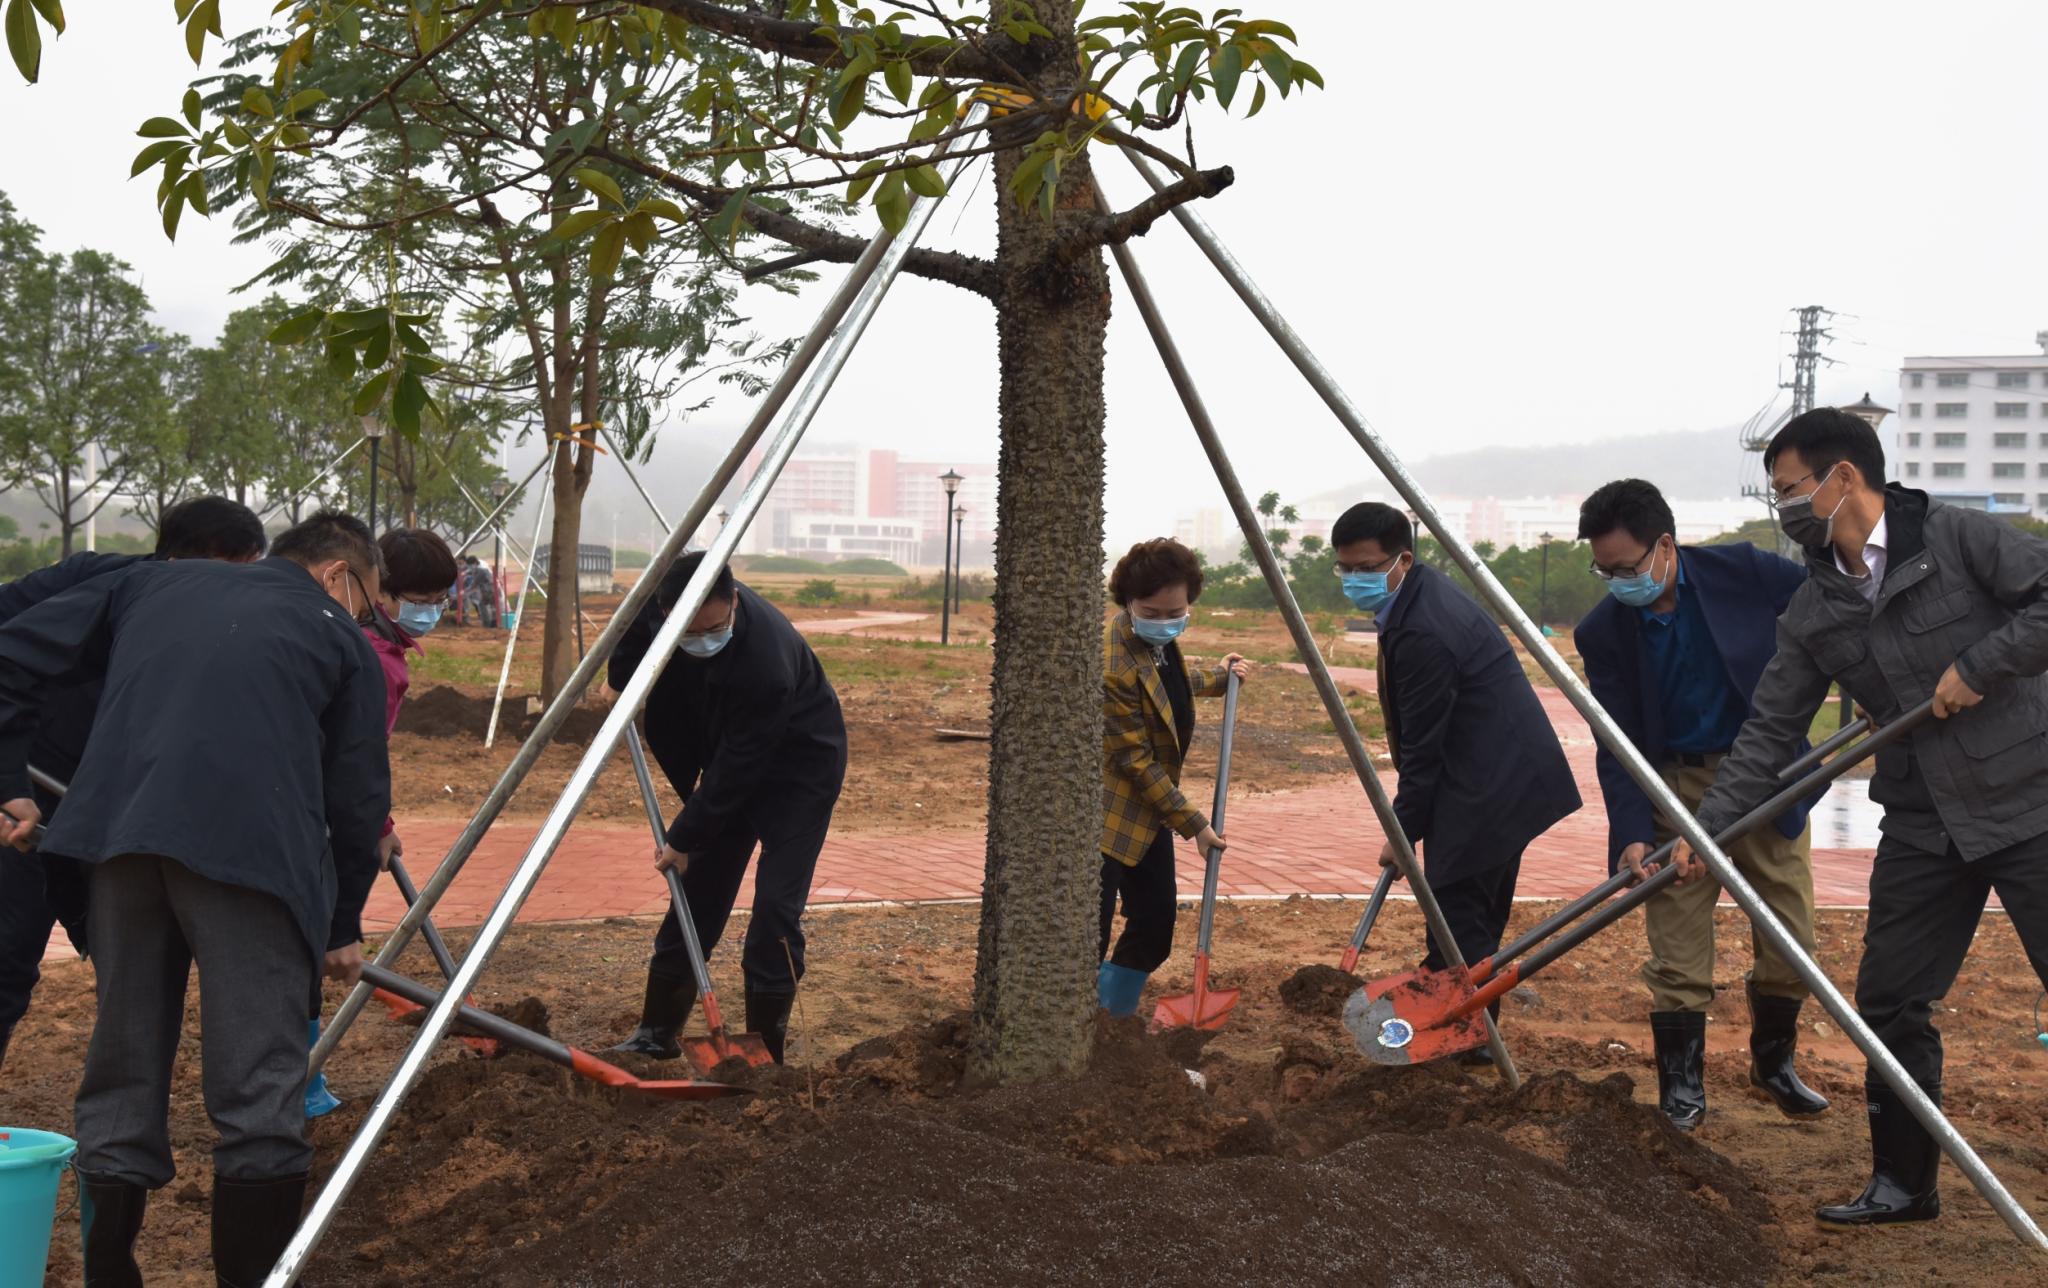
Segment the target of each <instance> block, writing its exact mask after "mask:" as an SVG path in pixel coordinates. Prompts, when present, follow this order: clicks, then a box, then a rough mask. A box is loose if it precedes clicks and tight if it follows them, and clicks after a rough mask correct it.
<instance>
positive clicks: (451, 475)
mask: <svg viewBox="0 0 2048 1288" xmlns="http://www.w3.org/2000/svg"><path fill="white" fill-rule="evenodd" d="M435 455H437V456H440V458H441V465H442V467H443V468H444V469H446V470H447V471H448V481H449V482H451V483H453V484H454V485H455V488H456V490H457V491H459V492H461V493H462V499H463V500H465V501H467V502H469V508H470V509H472V510H475V511H476V512H477V513H478V514H481V515H485V516H490V517H495V513H496V512H495V511H492V510H489V509H486V508H485V507H484V503H483V502H482V501H480V500H478V499H477V495H476V493H474V492H472V491H470V490H469V485H468V484H466V483H464V482H463V481H462V480H461V479H459V478H456V477H455V467H454V465H453V464H451V463H450V462H449V460H448V458H447V457H446V456H441V454H440V453H439V452H438V451H437V452H436V453H435ZM545 463H546V462H543V464H545ZM527 477H529V478H531V477H532V476H531V475H528V476H527ZM657 517H658V516H657ZM666 527H667V525H666V524H664V525H663V528H664V530H665V529H666ZM491 539H492V541H493V542H496V541H499V540H502V541H503V542H504V543H505V544H506V545H508V546H510V547H512V553H513V555H514V556H515V557H517V558H520V559H524V560H525V561H526V564H527V566H528V567H532V566H533V555H532V554H531V553H529V552H528V551H526V550H524V549H522V548H521V547H520V545H519V541H518V538H516V537H514V536H513V535H512V534H511V533H510V532H508V531H506V530H505V525H504V524H502V523H499V524H494V525H493V526H492V528H491ZM494 558H495V555H494ZM533 589H535V590H537V591H539V592H540V597H541V598H542V599H546V598H547V597H548V588H547V586H546V584H545V583H544V582H534V583H533ZM520 593H521V594H522V595H523V594H524V593H525V591H524V589H523V586H522V589H521V592H520ZM576 617H577V619H578V620H579V621H581V622H582V623H584V624H585V625H587V626H589V627H590V628H591V629H593V630H595V629H596V628H597V623H596V622H595V621H593V620H591V616H590V614H588V613H586V612H584V611H583V605H582V603H581V602H578V604H577V605H576ZM579 634H580V630H579ZM579 652H580V649H579ZM484 745H485V746H489V745H490V744H489V743H485V744H484Z"/></svg>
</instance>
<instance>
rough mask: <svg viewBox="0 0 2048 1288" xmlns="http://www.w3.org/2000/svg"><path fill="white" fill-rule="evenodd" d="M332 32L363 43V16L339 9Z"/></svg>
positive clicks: (537, 12)
mask: <svg viewBox="0 0 2048 1288" xmlns="http://www.w3.org/2000/svg"><path fill="white" fill-rule="evenodd" d="M541 12H542V11H540V10H535V11H534V14H535V16H536V17H538V16H539V15H540V13H541ZM334 34H335V35H337V36H340V37H341V40H342V43H343V44H345V45H350V46H354V45H360V44H362V43H363V16H362V14H361V13H359V12H357V11H356V10H355V9H354V8H348V9H343V10H342V11H341V12H340V13H337V14H335V15H334ZM534 34H535V35H539V34H540V33H539V32H535V33H534Z"/></svg>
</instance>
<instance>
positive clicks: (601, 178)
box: [575, 166, 626, 206]
mask: <svg viewBox="0 0 2048 1288" xmlns="http://www.w3.org/2000/svg"><path fill="white" fill-rule="evenodd" d="M575 179H576V182H577V183H578V184H579V185H581V186H582V188H583V190H584V191H585V192H588V193H590V194H592V195H593V196H598V197H606V198H609V199H610V200H611V203H612V204H613V205H615V206H623V205H625V204H626V195H625V194H624V193H622V192H620V191H619V185H618V184H617V182H615V181H614V180H613V179H612V177H611V176H610V175H608V174H606V173H604V171H602V170H593V169H591V168H590V167H589V166H585V167H583V168H582V169H580V170H578V171H577V172H576V174H575Z"/></svg>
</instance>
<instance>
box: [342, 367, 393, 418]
mask: <svg viewBox="0 0 2048 1288" xmlns="http://www.w3.org/2000/svg"><path fill="white" fill-rule="evenodd" d="M391 376H392V373H391V372H389V371H380V372H378V373H377V374H376V375H374V376H371V377H370V380H369V383H368V384H365V385H364V386H363V387H362V388H361V389H358V390H356V396H355V397H353V398H351V399H349V403H348V409H349V410H350V411H352V412H354V413H355V414H356V415H358V416H367V415H369V414H370V413H371V412H373V411H375V410H376V409H377V404H379V403H381V402H383V401H384V391H385V390H386V389H389V388H390V387H391Z"/></svg>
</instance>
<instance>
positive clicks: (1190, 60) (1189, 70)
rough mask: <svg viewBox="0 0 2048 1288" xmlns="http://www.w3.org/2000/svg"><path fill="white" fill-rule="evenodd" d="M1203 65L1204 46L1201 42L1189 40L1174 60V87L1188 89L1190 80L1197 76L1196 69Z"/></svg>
mask: <svg viewBox="0 0 2048 1288" xmlns="http://www.w3.org/2000/svg"><path fill="white" fill-rule="evenodd" d="M1201 65H1202V46H1201V44H1200V43H1199V42H1196V41H1189V42H1188V43H1187V44H1186V45H1184V46H1182V47H1181V51H1180V57H1179V58H1176V59H1174V60H1173V87H1174V89H1176V90H1183V89H1186V88H1187V87H1188V82H1189V81H1192V80H1193V79H1194V78H1195V69H1196V68H1197V67H1200V66H1201Z"/></svg>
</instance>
